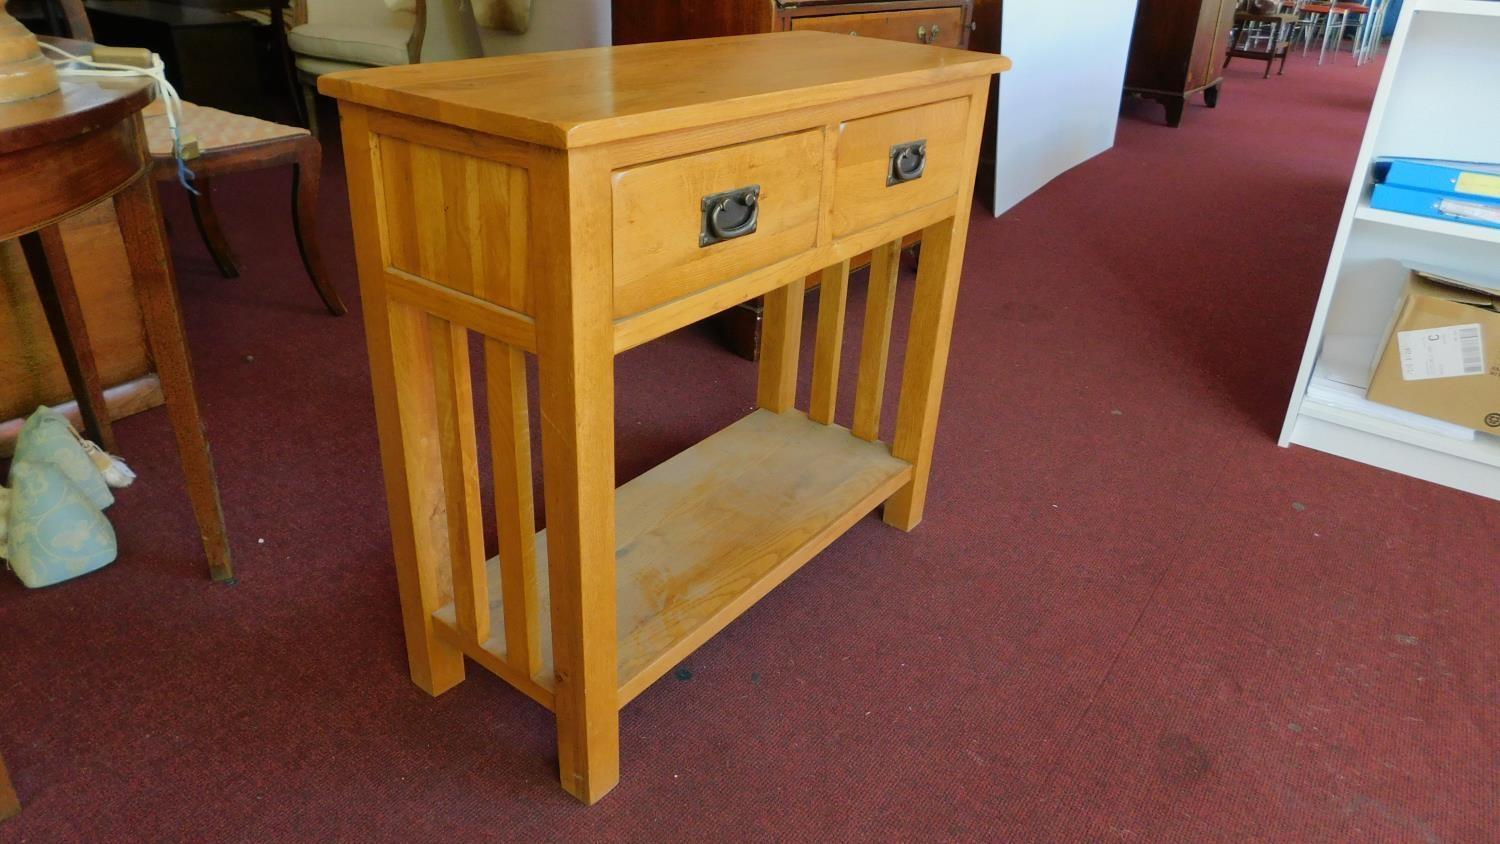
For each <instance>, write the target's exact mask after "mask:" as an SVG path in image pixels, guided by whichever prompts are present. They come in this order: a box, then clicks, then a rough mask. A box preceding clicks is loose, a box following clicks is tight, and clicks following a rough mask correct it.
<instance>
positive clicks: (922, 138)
mask: <svg viewBox="0 0 1500 844" xmlns="http://www.w3.org/2000/svg"><path fill="white" fill-rule="evenodd" d="M968 119H969V100H968V98H959V99H953V100H946V101H944V102H939V103H930V104H928V105H924V106H917V107H916V108H908V109H902V110H900V111H892V112H887V113H885V114H877V115H874V116H872V117H864V118H860V119H859V120H850V121H848V122H846V123H844V124H843V125H841V126H840V127H839V139H838V153H837V158H836V160H835V161H836V163H835V167H836V169H835V171H834V177H833V235H834V237H843V236H844V235H846V234H850V233H852V232H857V231H860V230H862V229H866V228H869V227H870V226H872V225H874V224H876V223H879V222H883V221H885V220H888V219H890V218H892V217H894V216H896V215H897V214H900V213H901V212H903V211H909V210H911V209H914V208H920V207H921V206H923V205H928V204H931V203H933V202H937V201H939V200H941V199H946V198H947V197H950V196H952V195H954V194H955V193H957V192H958V188H959V185H960V184H961V182H962V180H963V179H964V178H973V175H974V174H973V173H972V172H970V171H969V170H968V169H967V168H966V167H965V150H964V140H965V132H966V130H967V129H968ZM903 153H904V154H903ZM897 159H899V164H898V162H897ZM898 171H899V172H898Z"/></svg>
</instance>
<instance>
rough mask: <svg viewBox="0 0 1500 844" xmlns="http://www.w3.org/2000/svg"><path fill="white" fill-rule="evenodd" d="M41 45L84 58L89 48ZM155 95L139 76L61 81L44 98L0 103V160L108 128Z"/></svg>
mask: <svg viewBox="0 0 1500 844" xmlns="http://www.w3.org/2000/svg"><path fill="white" fill-rule="evenodd" d="M44 40H46V41H49V42H51V43H53V44H56V45H57V46H59V47H61V48H63V49H64V50H67V51H68V52H70V53H73V54H74V55H87V54H88V53H89V52H90V51H91V50H92V48H93V45H92V44H89V43H88V42H86V41H74V40H72V39H69V38H47V39H44ZM155 96H156V89H155V87H154V83H153V82H152V81H151V80H150V79H148V78H146V77H144V76H142V77H137V78H130V77H122V78H114V79H109V78H105V79H80V78H73V79H68V78H64V79H63V80H62V87H61V88H60V89H59V90H57V91H54V92H52V93H50V94H47V95H46V96H41V97H35V98H33V99H29V100H19V101H17V102H13V103H4V104H0V155H4V154H7V153H12V152H16V151H18V150H23V149H29V148H31V147H35V146H41V145H42V144H49V143H53V142H54V141H59V140H63V139H65V138H70V137H74V136H76V135H82V134H86V133H88V132H92V131H94V130H96V129H100V128H104V127H106V126H112V125H114V124H116V123H118V122H120V121H121V120H123V119H125V118H126V117H128V116H129V115H131V114H133V113H135V112H137V111H140V110H141V109H143V108H145V107H146V105H147V103H150V102H151V100H152V99H153V98H154V97H155Z"/></svg>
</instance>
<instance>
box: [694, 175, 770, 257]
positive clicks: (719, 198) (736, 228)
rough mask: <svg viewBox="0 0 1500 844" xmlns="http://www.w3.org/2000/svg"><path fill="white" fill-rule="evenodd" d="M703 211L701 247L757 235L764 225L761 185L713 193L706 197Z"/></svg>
mask: <svg viewBox="0 0 1500 844" xmlns="http://www.w3.org/2000/svg"><path fill="white" fill-rule="evenodd" d="M701 210H702V213H703V223H702V226H701V227H700V229H699V231H698V246H700V247H703V246H712V245H714V244H715V243H722V242H724V241H726V240H733V239H734V238H737V237H744V236H745V235H747V234H754V233H755V228H756V226H758V225H760V185H746V186H745V187H742V188H735V189H734V190H727V191H724V192H722V193H711V194H709V195H708V196H705V197H703V201H702V205H701Z"/></svg>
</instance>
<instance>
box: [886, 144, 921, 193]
mask: <svg viewBox="0 0 1500 844" xmlns="http://www.w3.org/2000/svg"><path fill="white" fill-rule="evenodd" d="M926 169H927V141H926V139H923V140H919V141H909V142H907V143H904V144H896V145H895V146H893V147H891V168H890V171H889V172H888V173H887V174H886V177H885V184H886V187H890V186H891V185H899V184H901V183H902V182H910V181H915V180H916V179H920V178H922V173H923V172H924V171H926Z"/></svg>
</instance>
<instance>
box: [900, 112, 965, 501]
mask: <svg viewBox="0 0 1500 844" xmlns="http://www.w3.org/2000/svg"><path fill="white" fill-rule="evenodd" d="M988 93H989V92H988V88H987V87H986V86H980V87H979V88H977V89H976V92H975V93H974V95H973V97H972V100H971V102H972V103H973V105H972V106H971V108H974V109H976V110H977V111H979V112H980V113H983V111H984V108H985V100H984V97H985V96H987V95H988ZM983 123H984V121H982V120H980V121H974V122H973V125H972V126H971V128H970V137H969V139H968V144H969V146H970V147H971V151H970V154H971V155H973V156H977V155H978V150H977V147H978V145H979V130H980V129H981V128H982V124H983ZM964 160H966V161H970V160H973V159H972V158H967V159H964ZM966 184H967V186H966V187H965V189H964V191H963V193H962V194H961V195H960V196H959V200H958V213H956V214H954V215H953V216H952V217H950V218H948V219H946V220H941V221H939V222H936V223H933V224H932V225H930V226H928V227H927V228H926V229H925V230H923V232H922V260H921V262H920V263H919V264H918V265H917V282H916V288H915V289H914V291H913V293H912V305H911V324H910V327H909V328H908V329H907V335H906V360H905V362H904V363H903V364H902V369H901V399H900V403H899V405H898V406H897V410H896V435H895V437H893V438H892V441H891V454H892V455H894V456H896V457H898V458H900V459H902V460H905V461H907V462H909V463H911V464H912V472H911V480H910V481H908V482H907V484H906V486H904V487H902V488H901V489H899V490H897V491H896V494H895V495H892V496H891V497H890V498H889V499H888V500H887V501H886V502H885V511H884V513H883V518H884V519H885V522H886V524H888V525H891V526H892V527H897V528H900V529H901V530H911V529H912V528H914V527H916V526H917V523H918V522H920V521H922V508H923V507H924V506H925V505H926V502H927V480H928V477H929V475H931V473H932V447H933V443H934V441H935V440H936V438H937V420H938V405H939V404H940V403H941V402H942V398H943V379H944V377H945V376H946V375H947V372H948V346H949V343H950V341H951V340H952V338H953V311H954V308H955V307H956V306H957V304H958V282H959V276H960V275H961V274H962V272H963V255H964V242H965V241H966V240H967V238H968V234H969V208H970V206H971V205H972V199H973V195H974V185H973V182H972V181H969V182H967V183H966Z"/></svg>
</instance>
